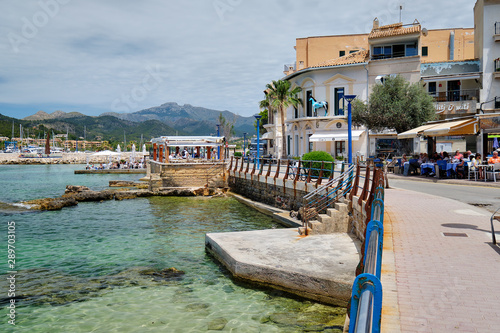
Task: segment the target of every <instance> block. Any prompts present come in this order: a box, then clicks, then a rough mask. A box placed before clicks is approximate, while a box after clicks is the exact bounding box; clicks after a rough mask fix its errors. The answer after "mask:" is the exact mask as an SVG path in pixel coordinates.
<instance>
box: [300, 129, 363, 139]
mask: <svg viewBox="0 0 500 333" xmlns="http://www.w3.org/2000/svg"><path fill="white" fill-rule="evenodd" d="M363 132H364V131H361V130H356V131H351V134H352V139H353V140H359V137H360V136H361V134H363ZM348 135H349V134H348V133H347V131H343V132H327V133H315V134H313V135H311V136H310V137H309V141H310V142H326V141H347V140H348Z"/></svg>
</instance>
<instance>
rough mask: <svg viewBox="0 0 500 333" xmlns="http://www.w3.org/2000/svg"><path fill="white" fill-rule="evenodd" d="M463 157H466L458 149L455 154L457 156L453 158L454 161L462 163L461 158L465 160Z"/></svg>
mask: <svg viewBox="0 0 500 333" xmlns="http://www.w3.org/2000/svg"><path fill="white" fill-rule="evenodd" d="M463 157H464V155H462V154H461V153H460V150H458V149H457V151H456V152H455V156H453V158H454V159H456V160H458V161H460V159H461V158H463Z"/></svg>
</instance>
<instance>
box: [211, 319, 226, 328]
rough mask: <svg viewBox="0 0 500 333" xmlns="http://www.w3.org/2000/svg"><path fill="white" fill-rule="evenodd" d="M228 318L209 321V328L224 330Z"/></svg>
mask: <svg viewBox="0 0 500 333" xmlns="http://www.w3.org/2000/svg"><path fill="white" fill-rule="evenodd" d="M226 324H227V319H226V318H222V317H221V318H215V319H214V320H212V321H211V322H209V323H208V330H209V331H210V330H212V331H222V330H223V329H224V327H226Z"/></svg>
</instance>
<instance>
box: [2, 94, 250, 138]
mask: <svg viewBox="0 0 500 333" xmlns="http://www.w3.org/2000/svg"><path fill="white" fill-rule="evenodd" d="M220 114H222V115H223V117H224V118H225V119H226V121H228V122H233V121H234V129H235V132H236V136H243V133H244V132H247V133H253V132H255V128H254V121H255V118H254V117H242V116H238V115H236V114H234V113H232V112H230V111H217V110H212V109H207V108H202V107H197V106H192V105H189V104H185V105H182V106H181V105H178V104H177V103H165V104H162V105H160V106H156V107H152V108H149V109H144V110H141V111H137V112H133V113H114V112H107V113H103V114H101V115H100V116H98V117H92V116H86V115H84V114H82V113H79V112H68V113H67V112H63V111H55V112H52V113H50V114H49V113H47V112H45V111H38V112H37V113H35V114H34V115H31V116H29V117H25V118H23V119H15V118H10V117H6V116H2V115H1V114H0V132H1V133H0V134H3V135H5V136H9V137H10V136H11V132H12V122H14V123H15V127H14V134H15V136H16V137H17V136H18V135H19V124H21V125H22V126H23V128H26V129H27V132H29V133H30V135H34V136H35V137H38V136H39V135H40V134H41V135H42V136H43V133H44V132H45V131H47V130H51V131H54V132H55V133H56V134H58V133H66V132H68V134H70V138H71V137H73V138H78V137H83V136H84V135H85V137H86V139H87V140H95V139H96V138H98V137H101V138H103V140H111V141H120V142H121V141H123V136H124V133H125V136H126V138H127V141H130V140H136V141H139V140H140V138H141V135H142V136H143V138H144V139H145V140H150V139H151V138H153V137H158V136H162V135H211V134H215V132H216V130H217V127H216V124H217V123H218V122H219V115H220ZM84 133H85V134H84Z"/></svg>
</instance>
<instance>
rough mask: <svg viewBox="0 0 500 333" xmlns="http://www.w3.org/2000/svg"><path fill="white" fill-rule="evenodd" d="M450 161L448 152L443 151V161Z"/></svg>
mask: <svg viewBox="0 0 500 333" xmlns="http://www.w3.org/2000/svg"><path fill="white" fill-rule="evenodd" d="M449 160H450V155H448V152H446V151H443V161H447V162H448V161H449Z"/></svg>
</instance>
